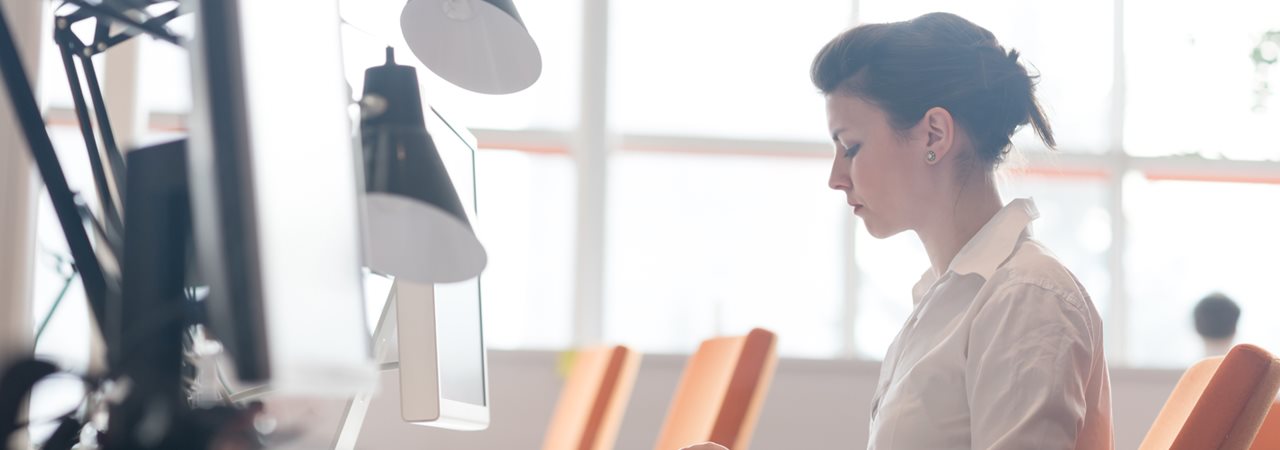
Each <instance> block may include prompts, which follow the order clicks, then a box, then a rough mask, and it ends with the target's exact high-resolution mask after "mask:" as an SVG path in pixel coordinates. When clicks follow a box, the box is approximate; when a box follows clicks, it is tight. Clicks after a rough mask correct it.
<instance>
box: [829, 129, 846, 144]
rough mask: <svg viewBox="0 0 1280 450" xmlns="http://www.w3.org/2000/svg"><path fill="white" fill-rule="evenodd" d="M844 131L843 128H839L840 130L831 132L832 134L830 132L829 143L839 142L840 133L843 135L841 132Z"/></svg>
mask: <svg viewBox="0 0 1280 450" xmlns="http://www.w3.org/2000/svg"><path fill="white" fill-rule="evenodd" d="M844 130H845V127H840V128H836V131H832V132H831V141H832V142H840V133H843V132H844Z"/></svg>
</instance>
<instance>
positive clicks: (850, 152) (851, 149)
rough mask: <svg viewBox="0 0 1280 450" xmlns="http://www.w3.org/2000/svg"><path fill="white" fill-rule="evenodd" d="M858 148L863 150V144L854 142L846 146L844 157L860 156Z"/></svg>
mask: <svg viewBox="0 0 1280 450" xmlns="http://www.w3.org/2000/svg"><path fill="white" fill-rule="evenodd" d="M858 150H862V144H853V145H850V146H848V147H845V149H844V157H845V158H853V157H854V156H858Z"/></svg>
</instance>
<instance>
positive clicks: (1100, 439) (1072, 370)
mask: <svg viewBox="0 0 1280 450" xmlns="http://www.w3.org/2000/svg"><path fill="white" fill-rule="evenodd" d="M1038 215H1039V213H1038V212H1037V211H1036V208H1035V203H1033V202H1032V201H1031V200H1030V199H1018V200H1014V201H1012V202H1010V203H1009V204H1008V205H1007V206H1005V207H1004V209H1002V210H1000V212H999V213H997V214H996V215H995V217H993V218H992V219H991V221H990V222H988V223H987V224H986V225H985V226H983V228H982V229H981V230H979V231H978V234H976V235H974V237H973V239H971V240H970V241H969V242H968V243H967V244H966V245H965V246H964V248H962V249H961V250H960V253H959V254H957V255H956V257H955V259H954V260H952V262H951V265H950V266H949V268H948V270H947V271H946V272H945V273H944V274H942V276H941V277H938V276H935V275H934V274H933V272H932V271H926V272H925V275H924V276H923V277H922V278H921V280H920V282H919V283H917V284H916V286H915V288H914V289H913V292H912V296H913V297H914V300H915V307H914V310H913V311H912V312H911V316H910V317H909V318H908V319H907V322H906V323H905V324H904V325H903V327H902V331H900V332H899V333H898V337H897V338H895V339H894V341H893V345H891V346H890V347H889V352H888V354H887V355H886V356H885V359H884V364H883V365H882V366H881V368H880V382H879V385H878V387H877V389H876V394H875V398H874V399H873V400H872V405H871V438H870V443H869V446H868V448H869V449H884V450H915V449H921V450H923V449H929V450H941V449H969V448H972V449H990V448H1000V449H1111V448H1112V430H1111V386H1110V381H1109V379H1108V375H1107V363H1106V358H1105V356H1104V355H1103V350H1102V319H1101V318H1099V316H1098V312H1097V310H1095V309H1094V307H1093V302H1092V301H1091V300H1090V299H1089V294H1087V293H1085V290H1084V287H1083V286H1081V285H1080V282H1079V281H1077V280H1076V278H1075V276H1074V275H1072V274H1071V272H1069V271H1068V270H1067V269H1066V268H1065V267H1063V266H1062V264H1061V263H1060V262H1058V260H1057V259H1056V258H1054V256H1053V255H1052V254H1050V253H1049V251H1048V250H1046V249H1045V248H1044V246H1042V245H1041V244H1040V243H1039V242H1037V241H1035V240H1033V239H1031V238H1030V231H1029V224H1030V223H1031V221H1032V220H1034V219H1035V218H1036V217H1037V216H1038Z"/></svg>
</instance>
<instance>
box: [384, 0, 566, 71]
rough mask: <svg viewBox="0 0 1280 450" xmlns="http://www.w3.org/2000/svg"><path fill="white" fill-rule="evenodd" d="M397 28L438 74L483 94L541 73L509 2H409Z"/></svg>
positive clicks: (528, 38) (538, 57) (525, 31)
mask: <svg viewBox="0 0 1280 450" xmlns="http://www.w3.org/2000/svg"><path fill="white" fill-rule="evenodd" d="M400 28H401V32H402V33H404V39H405V42H407V43H408V44H409V48H410V49H412V50H413V54H414V55H415V56H417V57H418V59H420V60H422V63H423V64H426V66H427V68H429V69H431V71H432V72H435V73H436V75H439V76H440V77H441V78H444V79H445V80H446V81H448V82H450V83H453V84H454V85H457V86H459V87H462V88H464V89H468V90H471V91H475V92H479V93H483V94H510V93H513V92H517V91H520V90H523V89H524V88H527V87H529V86H531V85H533V83H534V82H535V81H537V80H538V76H539V75H541V74H542V54H541V53H540V52H539V51H538V45H537V44H536V43H534V42H533V37H532V36H530V35H529V30H528V29H526V28H525V26H524V21H523V20H522V19H520V14H519V13H518V12H516V7H515V4H514V3H512V0H409V2H408V3H407V4H405V6H404V11H403V12H401V14H400Z"/></svg>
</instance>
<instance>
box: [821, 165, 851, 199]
mask: <svg viewBox="0 0 1280 450" xmlns="http://www.w3.org/2000/svg"><path fill="white" fill-rule="evenodd" d="M843 162H844V161H843V160H842V158H838V157H837V158H835V160H834V161H832V162H831V178H829V179H828V180H827V186H828V187H830V188H831V189H835V190H837V191H845V192H848V191H849V190H850V189H853V179H852V178H850V177H849V165H848V164H842V163H843Z"/></svg>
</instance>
